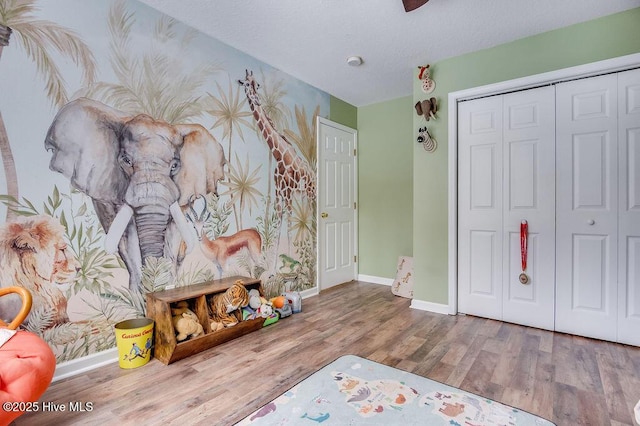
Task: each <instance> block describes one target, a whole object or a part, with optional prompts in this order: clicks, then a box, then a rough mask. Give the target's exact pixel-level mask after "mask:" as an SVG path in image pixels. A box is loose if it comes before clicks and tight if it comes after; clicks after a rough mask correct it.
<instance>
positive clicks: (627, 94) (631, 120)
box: [618, 69, 640, 346]
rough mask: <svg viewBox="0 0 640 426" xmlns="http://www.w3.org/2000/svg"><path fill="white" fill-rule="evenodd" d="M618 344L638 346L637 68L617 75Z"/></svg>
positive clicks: (639, 166) (639, 73)
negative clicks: (618, 159) (618, 185)
mask: <svg viewBox="0 0 640 426" xmlns="http://www.w3.org/2000/svg"><path fill="white" fill-rule="evenodd" d="M618 99H619V100H618V117H619V119H618V138H619V141H620V143H619V153H620V157H619V158H620V161H619V165H620V173H619V182H620V188H619V192H618V193H619V196H620V203H619V212H618V217H619V225H618V228H619V242H618V258H619V264H618V265H619V266H618V273H619V276H618V282H619V284H620V285H619V287H618V341H619V342H621V343H627V344H631V345H636V346H640V69H636V70H631V71H625V72H621V73H619V74H618Z"/></svg>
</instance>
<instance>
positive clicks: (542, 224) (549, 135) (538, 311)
mask: <svg viewBox="0 0 640 426" xmlns="http://www.w3.org/2000/svg"><path fill="white" fill-rule="evenodd" d="M503 107H504V119H503V123H504V130H503V143H504V149H503V151H504V152H503V164H504V167H503V168H504V186H503V188H504V191H503V193H504V197H503V198H504V202H503V204H504V207H503V209H504V215H503V229H504V239H503V247H504V249H503V250H504V253H505V255H504V256H503V262H504V265H503V279H502V282H503V298H502V319H503V320H504V321H508V322H513V323H517V324H523V325H528V326H532V327H537V328H543V329H547V330H553V327H554V310H555V244H556V241H555V192H554V190H553V188H554V187H555V159H556V158H555V130H556V129H555V118H556V117H555V90H554V88H553V87H550V86H547V87H541V88H537V89H530V90H524V91H520V92H514V93H510V94H507V95H504V97H503ZM523 220H526V221H527V223H528V228H529V233H528V244H527V262H526V263H527V268H526V274H527V276H528V277H529V282H528V283H526V284H523V283H521V282H520V280H519V276H520V273H521V272H522V262H521V249H520V223H521V222H522V221H523Z"/></svg>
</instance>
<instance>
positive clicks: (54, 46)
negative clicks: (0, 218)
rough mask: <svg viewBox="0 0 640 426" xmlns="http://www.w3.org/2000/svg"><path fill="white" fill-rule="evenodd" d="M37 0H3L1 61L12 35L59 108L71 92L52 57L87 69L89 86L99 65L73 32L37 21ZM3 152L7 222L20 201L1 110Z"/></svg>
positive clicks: (0, 146)
mask: <svg viewBox="0 0 640 426" xmlns="http://www.w3.org/2000/svg"><path fill="white" fill-rule="evenodd" d="M36 3H37V1H35V0H3V1H2V2H0V58H2V51H3V49H4V47H6V46H9V43H10V41H11V35H12V33H13V35H14V38H15V39H16V40H17V42H18V45H19V46H21V47H22V49H23V50H24V52H25V54H26V55H27V56H28V57H29V58H30V59H31V60H32V61H33V63H34V64H35V66H36V69H37V71H38V74H40V76H42V77H43V78H44V80H45V91H46V96H47V98H48V99H49V100H50V101H51V102H52V103H53V104H54V105H55V106H57V107H60V106H62V105H64V104H65V103H66V102H67V99H68V96H67V90H66V89H65V85H64V79H63V77H62V75H61V73H60V70H59V68H58V66H57V65H56V61H55V60H54V58H53V56H52V55H51V51H52V50H56V51H58V52H60V53H61V54H63V55H64V56H68V57H69V58H71V59H72V60H73V62H74V63H76V64H79V65H80V66H81V67H82V69H83V78H84V81H85V84H91V82H92V81H93V79H94V77H95V63H94V59H93V55H92V54H91V51H90V50H89V48H88V47H87V46H86V45H85V44H84V43H83V42H82V40H81V39H80V38H78V36H77V35H76V34H74V33H73V32H72V31H70V30H68V29H66V28H64V27H62V26H60V25H57V24H55V23H54V22H50V21H46V20H41V19H37V18H36V17H34V15H33V13H34V12H35V11H36V10H37V9H36ZM0 153H1V154H2V163H3V166H4V173H5V177H6V180H7V194H6V195H7V196H8V197H5V198H4V200H5V201H8V202H9V208H8V209H7V220H12V219H14V218H15V212H14V211H13V210H12V209H11V206H12V203H15V202H17V201H18V200H19V191H18V176H17V173H16V167H15V162H14V159H13V153H12V151H11V145H10V143H9V137H8V135H7V129H6V127H5V123H4V120H3V119H2V111H0Z"/></svg>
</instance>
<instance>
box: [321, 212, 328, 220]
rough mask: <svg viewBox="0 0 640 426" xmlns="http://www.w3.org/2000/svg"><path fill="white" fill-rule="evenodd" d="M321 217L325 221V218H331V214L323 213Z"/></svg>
mask: <svg viewBox="0 0 640 426" xmlns="http://www.w3.org/2000/svg"><path fill="white" fill-rule="evenodd" d="M320 216H321V217H322V218H323V219H325V218H327V217H329V213H325V212H322V214H321V215H320Z"/></svg>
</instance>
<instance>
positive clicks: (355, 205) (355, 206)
mask: <svg viewBox="0 0 640 426" xmlns="http://www.w3.org/2000/svg"><path fill="white" fill-rule="evenodd" d="M357 208H358V205H357V204H356V202H355V201H354V202H353V209H354V210H355V209H357Z"/></svg>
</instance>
